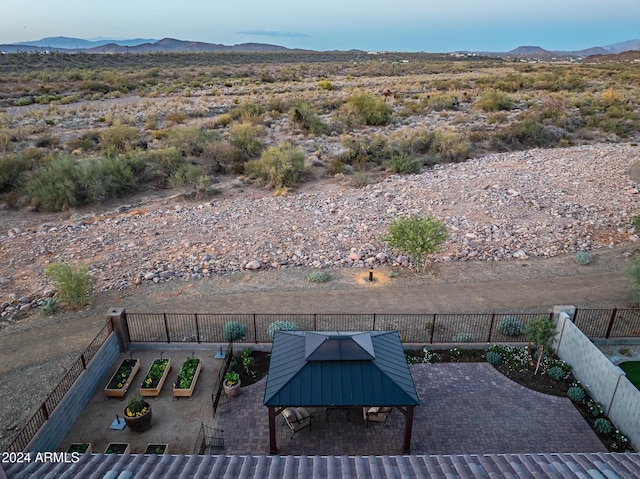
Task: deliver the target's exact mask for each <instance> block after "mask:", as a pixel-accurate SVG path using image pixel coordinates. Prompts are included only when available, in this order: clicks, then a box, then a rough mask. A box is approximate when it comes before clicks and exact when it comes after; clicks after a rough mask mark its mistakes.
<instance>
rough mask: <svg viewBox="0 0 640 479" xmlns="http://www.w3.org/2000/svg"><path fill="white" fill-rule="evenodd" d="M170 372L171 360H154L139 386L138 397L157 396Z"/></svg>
mask: <svg viewBox="0 0 640 479" xmlns="http://www.w3.org/2000/svg"><path fill="white" fill-rule="evenodd" d="M170 370H171V359H154V360H153V363H152V364H151V367H150V368H149V371H147V375H146V376H145V377H144V380H143V381H142V385H141V386H140V395H142V396H158V395H159V394H160V391H161V390H162V386H163V385H164V382H165V380H166V379H167V376H168V375H169V371H170Z"/></svg>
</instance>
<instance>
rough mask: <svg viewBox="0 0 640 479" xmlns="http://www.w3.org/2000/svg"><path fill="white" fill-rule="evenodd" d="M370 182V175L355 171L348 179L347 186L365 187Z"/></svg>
mask: <svg viewBox="0 0 640 479" xmlns="http://www.w3.org/2000/svg"><path fill="white" fill-rule="evenodd" d="M371 181H372V179H371V175H369V174H368V173H365V172H364V171H356V172H354V173H353V174H352V175H351V176H350V177H349V184H350V185H351V186H355V187H356V188H360V187H362V186H367V185H368V184H369V183H371Z"/></svg>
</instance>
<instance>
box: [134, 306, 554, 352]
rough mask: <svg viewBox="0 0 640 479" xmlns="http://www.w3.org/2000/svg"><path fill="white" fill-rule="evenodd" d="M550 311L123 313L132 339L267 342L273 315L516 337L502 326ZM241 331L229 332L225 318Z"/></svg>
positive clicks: (314, 326) (414, 336) (406, 332)
mask: <svg viewBox="0 0 640 479" xmlns="http://www.w3.org/2000/svg"><path fill="white" fill-rule="evenodd" d="M541 315H542V316H548V317H551V313H544V314H540V313H513V314H498V313H493V314H492V313H487V314H209V313H194V314H172V313H127V315H126V317H127V324H128V329H129V335H130V340H131V341H132V342H163V343H179V342H198V343H221V342H226V341H229V340H230V339H234V341H235V342H240V343H243V342H244V343H268V342H271V341H272V338H271V336H270V335H269V332H270V327H271V328H273V326H272V325H273V323H274V322H276V321H286V322H289V323H291V324H292V325H293V326H295V328H296V329H297V330H304V331H376V330H378V331H398V332H399V334H400V338H401V340H402V342H405V343H423V344H435V343H464V342H469V343H470V342H478V343H481V342H504V343H508V342H522V341H524V340H525V339H524V335H523V334H522V333H521V332H520V333H519V334H518V332H514V331H513V330H508V329H506V328H505V327H504V324H505V322H507V323H508V322H511V323H518V324H519V325H520V326H521V328H520V329H521V330H523V329H524V327H525V326H526V324H527V322H528V321H529V320H530V319H532V318H536V317H539V316H541ZM230 323H237V324H238V325H240V329H241V330H242V331H244V334H243V336H242V337H241V338H230V337H229V336H228V332H229V330H230V328H229V326H228V325H229V324H230Z"/></svg>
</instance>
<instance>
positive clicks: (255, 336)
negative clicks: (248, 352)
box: [253, 313, 258, 344]
mask: <svg viewBox="0 0 640 479" xmlns="http://www.w3.org/2000/svg"><path fill="white" fill-rule="evenodd" d="M253 341H254V342H255V343H256V344H258V326H257V325H256V313H253Z"/></svg>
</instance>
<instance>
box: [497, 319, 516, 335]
mask: <svg viewBox="0 0 640 479" xmlns="http://www.w3.org/2000/svg"><path fill="white" fill-rule="evenodd" d="M496 328H497V329H498V331H500V332H501V333H502V334H504V335H506V336H520V335H521V334H522V321H520V320H518V319H517V318H515V317H514V316H505V317H503V318H502V319H501V320H500V321H499V322H498V326H497V327H496Z"/></svg>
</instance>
